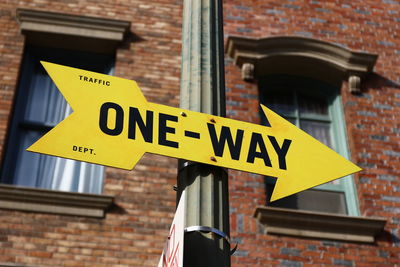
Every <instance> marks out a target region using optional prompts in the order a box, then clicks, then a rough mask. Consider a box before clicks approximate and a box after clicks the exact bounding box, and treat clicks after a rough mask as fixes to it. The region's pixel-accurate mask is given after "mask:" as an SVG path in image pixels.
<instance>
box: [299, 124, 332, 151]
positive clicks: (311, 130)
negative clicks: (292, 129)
mask: <svg viewBox="0 0 400 267" xmlns="http://www.w3.org/2000/svg"><path fill="white" fill-rule="evenodd" d="M300 128H301V129H303V130H304V131H305V132H307V133H308V134H310V135H312V136H313V137H315V138H316V139H318V140H319V141H321V142H322V143H324V144H325V145H327V146H329V147H332V142H331V134H330V123H329V122H318V121H308V120H301V121H300Z"/></svg>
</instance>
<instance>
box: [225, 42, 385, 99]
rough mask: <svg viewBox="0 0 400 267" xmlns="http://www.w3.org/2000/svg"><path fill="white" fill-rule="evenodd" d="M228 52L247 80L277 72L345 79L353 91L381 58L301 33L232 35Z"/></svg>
mask: <svg viewBox="0 0 400 267" xmlns="http://www.w3.org/2000/svg"><path fill="white" fill-rule="evenodd" d="M226 52H227V54H228V55H229V56H230V57H231V58H233V60H234V63H235V64H236V65H237V66H239V67H241V68H242V72H243V79H244V80H247V81H252V80H253V79H258V78H259V77H262V76H265V75H269V74H276V73H287V74H295V75H305V76H314V78H319V79H321V80H327V81H329V82H337V81H338V80H342V79H345V80H348V81H349V88H350V91H351V92H353V93H359V92H360V79H361V78H362V77H364V76H365V75H366V74H368V73H370V72H372V71H373V68H374V65H375V63H376V61H377V58H378V56H377V55H375V54H370V53H365V52H355V51H352V50H349V49H347V48H345V47H342V46H339V45H336V44H332V43H328V42H324V41H321V40H316V39H312V38H305V37H298V36H274V37H267V38H248V37H239V36H229V37H228V41H227V47H226ZM249 70H251V73H252V75H249Z"/></svg>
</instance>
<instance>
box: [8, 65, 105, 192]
mask: <svg viewBox="0 0 400 267" xmlns="http://www.w3.org/2000/svg"><path fill="white" fill-rule="evenodd" d="M71 112H72V110H71V108H70V106H69V105H68V104H67V102H66V101H65V99H64V97H63V96H62V95H61V93H60V92H59V90H58V89H57V88H56V86H55V85H54V83H53V82H52V80H51V79H50V77H49V76H48V75H47V74H46V73H45V72H44V71H43V69H42V68H35V69H34V73H33V77H32V79H31V84H30V88H29V93H28V96H27V105H26V109H25V112H24V115H23V122H24V123H26V124H28V125H29V124H37V125H43V126H50V127H54V126H55V125H57V124H58V123H59V122H60V121H61V120H63V119H64V118H65V117H66V116H68V115H69V114H70V113H71ZM42 135H43V132H42V131H37V130H22V133H21V136H20V138H21V140H20V144H22V146H20V152H19V153H18V156H17V162H16V172H15V176H14V184H17V185H23V186H33V187H39V188H46V189H54V190H62V191H71V192H81V193H83V192H84V193H96V194H100V193H101V192H102V184H103V167H102V166H99V165H94V164H89V163H84V162H78V161H74V160H69V159H63V158H58V157H53V156H47V155H42V154H34V153H30V152H27V151H25V149H26V148H27V147H29V146H30V145H31V144H33V143H34V142H35V141H36V140H37V139H38V138H39V137H41V136H42Z"/></svg>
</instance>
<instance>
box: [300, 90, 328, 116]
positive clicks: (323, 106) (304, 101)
mask: <svg viewBox="0 0 400 267" xmlns="http://www.w3.org/2000/svg"><path fill="white" fill-rule="evenodd" d="M298 102H299V112H300V114H317V115H328V105H327V103H326V100H324V99H318V98H315V97H311V96H307V95H299V96H298Z"/></svg>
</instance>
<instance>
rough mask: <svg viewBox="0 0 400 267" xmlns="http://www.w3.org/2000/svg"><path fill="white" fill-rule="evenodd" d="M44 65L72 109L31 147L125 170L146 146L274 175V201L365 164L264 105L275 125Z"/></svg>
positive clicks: (163, 152)
mask: <svg viewBox="0 0 400 267" xmlns="http://www.w3.org/2000/svg"><path fill="white" fill-rule="evenodd" d="M42 64H43V66H44V67H45V69H46V71H47V72H48V73H49V75H50V77H51V78H52V80H53V81H54V83H55V84H56V85H57V87H58V89H59V90H60V91H61V93H62V94H63V96H64V97H65V99H66V100H67V102H68V103H69V104H70V105H71V107H72V109H73V113H72V114H71V115H69V116H68V117H67V118H66V119H64V120H63V121H62V122H60V123H59V124H58V125H57V126H56V127H54V128H53V129H52V130H51V131H49V132H48V133H47V134H46V135H44V136H43V137H42V138H41V139H39V140H38V141H37V142H36V143H34V144H33V145H32V146H31V147H29V148H28V150H29V151H32V152H38V153H44V154H49V155H53V156H59V157H64V158H70V159H75V160H80V161H86V162H91V163H96V164H101V165H107V166H112V167H117V168H122V169H128V170H131V169H132V168H133V167H134V166H135V164H136V163H137V162H138V161H139V159H140V158H141V157H142V155H143V154H144V153H145V152H149V153H155V154H160V155H165V156H170V157H175V158H181V159H186V160H190V161H195V162H201V163H206V164H211V165H216V166H221V167H226V168H232V169H236V170H242V171H246V172H252V173H258V174H263V175H268V176H273V177H277V179H278V180H277V183H276V186H275V189H274V192H273V195H272V198H271V200H277V199H280V198H282V197H285V196H289V195H291V194H294V193H297V192H300V191H302V190H306V189H308V188H311V187H314V186H317V185H320V184H323V183H326V182H329V181H332V180H334V179H337V178H340V177H343V176H346V175H349V174H351V173H354V172H357V171H360V170H361V169H360V168H359V167H358V166H356V165H355V164H353V163H352V162H350V161H348V160H347V159H345V158H343V157H342V156H340V155H339V154H337V153H336V152H334V151H333V150H331V149H330V148H328V147H327V146H325V145H324V144H322V143H320V142H319V141H317V140H316V139H315V138H313V137H311V136H310V135H308V134H307V133H305V132H303V131H302V130H300V129H299V128H297V127H296V126H294V125H293V124H291V123H290V122H288V121H286V120H285V119H283V118H282V117H280V116H279V115H277V114H276V113H274V112H273V111H271V110H269V109H268V108H267V107H265V106H262V110H263V111H264V113H265V115H266V117H267V118H268V121H269V123H270V125H271V127H266V126H261V125H257V124H251V123H247V122H243V121H237V120H232V119H227V118H222V117H217V116H214V115H210V114H205V113H199V112H194V111H190V110H183V109H179V108H175V107H169V106H165V105H159V104H155V103H149V102H147V101H146V99H145V98H144V96H143V94H142V92H141V90H140V89H139V87H138V86H137V84H136V82H134V81H131V80H127V79H122V78H118V77H113V76H109V75H104V74H99V73H94V72H89V71H85V70H81V69H76V68H71V67H66V66H62V65H57V64H53V63H49V62H42Z"/></svg>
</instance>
